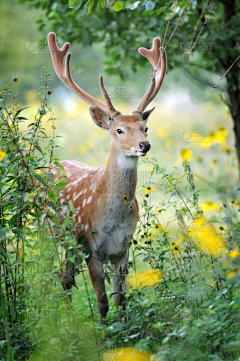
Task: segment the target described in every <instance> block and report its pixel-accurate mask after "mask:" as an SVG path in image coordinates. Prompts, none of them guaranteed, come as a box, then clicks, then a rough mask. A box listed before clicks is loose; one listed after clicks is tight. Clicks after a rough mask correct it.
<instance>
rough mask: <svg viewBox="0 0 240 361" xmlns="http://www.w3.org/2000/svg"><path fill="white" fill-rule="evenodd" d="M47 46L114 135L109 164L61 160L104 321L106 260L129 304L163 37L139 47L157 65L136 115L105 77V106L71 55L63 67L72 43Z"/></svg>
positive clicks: (62, 74)
mask: <svg viewBox="0 0 240 361" xmlns="http://www.w3.org/2000/svg"><path fill="white" fill-rule="evenodd" d="M48 44H49V48H50V51H51V55H52V60H53V66H54V69H55V72H56V74H57V75H58V77H59V78H60V79H61V80H62V81H63V83H64V84H66V85H67V86H68V87H69V89H71V90H72V91H73V92H74V93H75V94H77V95H78V96H79V97H80V98H81V99H83V100H84V101H85V102H87V103H88V104H90V105H91V107H90V114H91V116H92V119H93V121H94V122H95V123H96V124H97V125H98V126H99V127H101V128H102V129H104V130H105V131H107V132H108V133H109V135H110V136H111V149H110V155H109V159H108V163H107V166H106V167H104V166H98V167H92V166H88V165H86V164H83V163H80V162H78V161H74V160H65V161H62V162H61V164H62V165H63V167H64V169H65V171H66V175H67V181H68V183H67V185H66V186H65V188H64V191H63V192H62V194H61V195H60V198H61V200H62V201H65V202H71V203H72V204H73V207H74V208H75V209H77V212H76V213H75V215H74V220H75V221H74V222H75V223H74V226H75V234H76V240H78V239H79V236H82V235H85V240H84V244H83V249H84V247H86V246H87V247H88V248H90V249H91V250H92V257H91V259H90V261H89V263H88V269H89V273H90V277H91V280H92V283H93V286H94V289H95V293H96V297H97V302H98V309H99V313H100V321H101V323H105V322H106V315H107V312H108V300H107V296H106V292H105V285H104V279H103V264H104V263H105V262H110V263H111V267H112V269H113V270H116V275H115V276H114V277H113V292H114V293H117V294H115V295H114V302H115V304H116V307H117V308H118V306H119V305H122V306H123V308H124V307H125V296H124V293H123V289H122V282H123V281H124V280H125V276H126V274H127V273H128V271H127V264H128V242H129V240H130V239H131V237H132V235H133V233H134V231H135V228H136V224H137V221H138V203H137V199H136V197H135V190H136V184H137V165H138V159H139V157H141V156H144V155H146V154H147V152H148V151H149V149H150V143H149V142H148V140H147V138H146V133H147V130H148V128H147V126H146V123H147V120H148V118H149V116H150V114H151V112H152V111H153V109H154V108H153V109H151V110H148V111H144V110H145V108H146V107H147V106H148V104H149V103H150V102H151V101H152V100H153V99H154V97H155V96H156V95H157V93H158V91H159V89H160V87H161V85H162V82H163V79H164V76H165V73H166V64H167V61H166V54H165V51H164V49H163V48H162V47H161V42H160V39H159V38H154V39H153V46H152V48H151V49H150V50H147V49H145V48H139V52H140V54H142V55H144V56H145V57H146V58H147V59H148V60H149V61H150V62H151V64H152V66H153V68H154V73H153V74H151V85H150V87H149V89H148V91H147V92H146V94H145V96H144V97H143V99H142V101H141V102H140V103H139V104H138V106H137V107H136V109H135V110H134V111H133V113H132V115H122V114H121V113H120V112H119V111H117V110H116V109H115V108H114V106H113V104H112V102H111V99H110V98H109V95H108V93H107V92H106V89H105V87H104V84H103V77H102V76H100V88H101V91H102V94H103V97H104V99H105V102H106V105H105V104H103V103H101V102H100V101H98V100H97V99H95V98H93V97H92V96H90V95H89V94H87V93H86V92H84V91H83V90H82V89H81V88H80V87H79V86H78V85H77V84H76V83H75V82H74V81H73V79H72V76H71V73H70V66H69V63H70V57H71V53H69V54H67V57H66V62H65V65H64V57H65V55H66V53H67V51H68V48H69V46H70V44H69V43H65V44H64V45H63V47H62V49H59V48H58V47H57V44H56V36H55V34H54V33H49V34H48ZM51 171H52V173H53V174H56V173H57V172H58V168H57V167H53V168H52V169H51ZM124 196H126V197H127V198H126V197H124ZM123 197H124V198H125V201H124V198H123ZM126 199H127V202H126ZM126 203H127V204H126ZM129 205H130V207H129ZM93 229H94V233H93V232H92V230H93ZM65 277H66V278H65V280H63V282H62V283H63V285H65V286H64V288H65V289H66V288H71V287H72V284H73V283H74V275H73V274H71V270H67V272H65ZM119 319H121V315H120V314H119Z"/></svg>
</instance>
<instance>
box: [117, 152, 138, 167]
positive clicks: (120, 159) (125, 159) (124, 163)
mask: <svg viewBox="0 0 240 361" xmlns="http://www.w3.org/2000/svg"><path fill="white" fill-rule="evenodd" d="M117 164H118V166H119V168H120V169H136V168H137V165H138V157H134V156H133V157H131V156H130V157H129V156H126V155H125V154H124V153H122V152H120V153H119V154H118V156H117Z"/></svg>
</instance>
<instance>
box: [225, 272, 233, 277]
mask: <svg viewBox="0 0 240 361" xmlns="http://www.w3.org/2000/svg"><path fill="white" fill-rule="evenodd" d="M234 276H235V272H229V273H227V275H226V277H227V278H233V277H234Z"/></svg>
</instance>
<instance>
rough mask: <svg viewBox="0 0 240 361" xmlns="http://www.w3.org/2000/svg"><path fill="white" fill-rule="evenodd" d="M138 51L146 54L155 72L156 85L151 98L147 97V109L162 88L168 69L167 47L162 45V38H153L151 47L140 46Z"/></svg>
mask: <svg viewBox="0 0 240 361" xmlns="http://www.w3.org/2000/svg"><path fill="white" fill-rule="evenodd" d="M138 51H139V53H140V54H141V55H143V56H145V57H146V58H147V59H148V60H149V61H150V63H151V64H152V66H153V69H154V74H155V86H154V89H153V91H152V93H151V94H150V96H149V98H148V99H147V101H146V104H145V105H144V108H143V109H145V108H146V107H147V106H148V104H150V103H151V101H152V100H153V99H154V98H155V96H156V95H157V93H158V92H159V89H160V88H161V85H162V83H163V79H164V76H165V74H166V70H167V58H166V53H165V49H164V48H163V47H161V40H160V38H154V39H153V44H152V48H151V49H145V48H139V49H138Z"/></svg>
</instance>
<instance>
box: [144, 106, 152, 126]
mask: <svg viewBox="0 0 240 361" xmlns="http://www.w3.org/2000/svg"><path fill="white" fill-rule="evenodd" d="M154 109H155V107H154V108H152V109H151V110H147V111H146V112H144V113H143V114H142V121H143V122H145V123H147V121H148V118H149V116H150V114H151V113H152V112H153V111H154Z"/></svg>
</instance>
